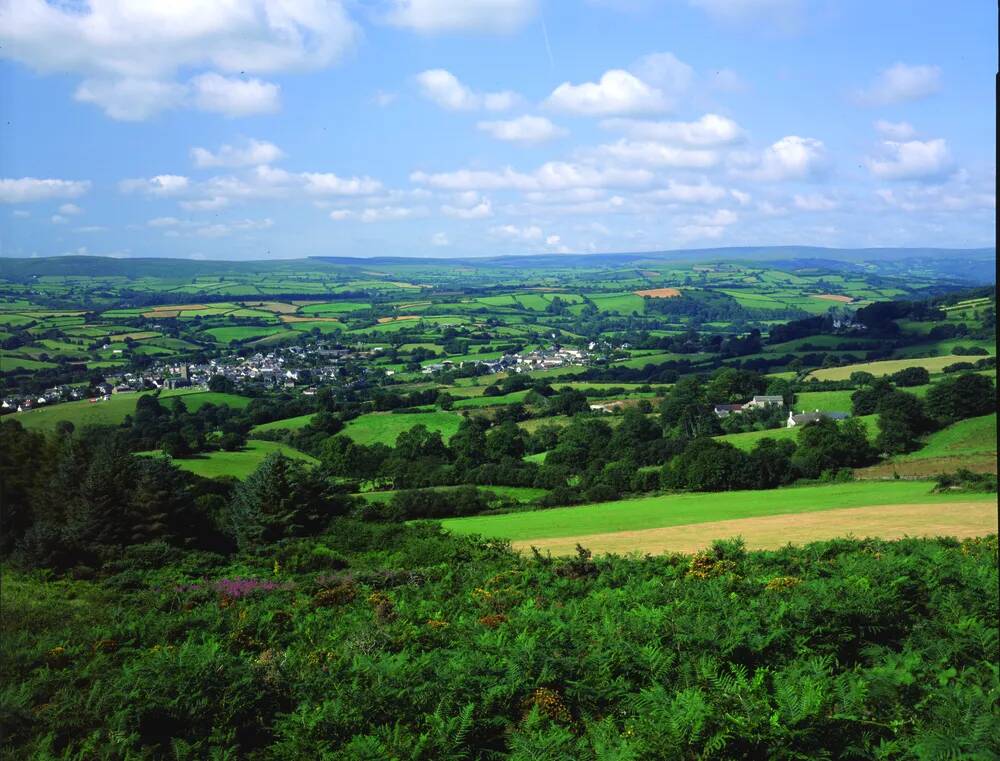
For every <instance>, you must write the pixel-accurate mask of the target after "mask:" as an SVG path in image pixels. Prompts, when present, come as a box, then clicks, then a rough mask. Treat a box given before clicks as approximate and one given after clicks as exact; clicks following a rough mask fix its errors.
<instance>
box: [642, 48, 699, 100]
mask: <svg viewBox="0 0 1000 761" xmlns="http://www.w3.org/2000/svg"><path fill="white" fill-rule="evenodd" d="M630 70H631V71H632V73H633V74H635V75H636V76H637V77H639V79H641V80H642V81H643V82H645V83H646V84H649V85H652V86H653V87H655V88H656V89H657V90H658V91H659V92H660V95H661V96H662V97H663V99H664V101H665V102H666V105H667V108H673V107H674V106H676V105H677V102H678V101H679V100H680V99H681V98H682V97H683V96H684V95H685V94H686V93H687V92H688V90H690V89H691V85H692V83H693V82H694V69H692V68H691V67H690V66H688V65H687V64H686V63H684V62H683V61H682V60H680V59H679V58H678V57H677V56H675V55H674V54H673V53H650V54H648V55H645V56H643V57H642V58H640V59H639V60H638V61H636V62H635V63H634V64H632V66H631V67H630Z"/></svg>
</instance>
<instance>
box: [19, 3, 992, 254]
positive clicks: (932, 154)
mask: <svg viewBox="0 0 1000 761" xmlns="http://www.w3.org/2000/svg"><path fill="white" fill-rule="evenodd" d="M996 30H997V10H996V5H995V3H991V2H987V1H986V0H971V1H970V2H961V3H941V2H924V1H922V0H901V1H898V2H897V1H896V0H880V1H879V2H877V3H871V2H857V1H853V0H844V1H843V2H835V1H834V0H825V1H824V0H559V1H558V2H556V1H555V0H371V1H369V2H360V1H358V2H348V1H346V0H345V2H336V1H334V0H328V1H324V0H170V2H166V0H160V1H159V2H150V1H149V0H89V2H87V1H86V0H64V1H63V2H51V3H45V2H42V0H0V115H2V117H3V118H2V121H0V126H2V129H3V133H2V140H0V243H2V249H0V254H2V255H4V256H36V255H37V256H48V255H57V254H67V253H81V254H92V255H113V256H132V257H138V256H180V257H196V258H208V259H216V258H226V259H230V258H231V259H239V258H278V257H285V258H292V257H301V256H310V255H340V256H377V255H402V256H426V255H433V256H485V255H495V254H504V253H558V252H607V251H643V250H662V249H672V248H696V247H707V246H725V245H778V244H801V245H825V246H843V247H867V246H953V247H979V246H992V245H994V244H995V241H994V217H995V192H994V184H995V166H996V155H995V100H994V74H995V69H996V60H997V47H996Z"/></svg>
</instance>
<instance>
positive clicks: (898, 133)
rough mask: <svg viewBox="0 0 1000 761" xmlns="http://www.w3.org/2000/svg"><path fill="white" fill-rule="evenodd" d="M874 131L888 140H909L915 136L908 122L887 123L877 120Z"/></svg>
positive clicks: (883, 120) (914, 131) (915, 132)
mask: <svg viewBox="0 0 1000 761" xmlns="http://www.w3.org/2000/svg"><path fill="white" fill-rule="evenodd" d="M875 129H876V130H877V131H878V133H879V134H880V135H882V136H883V137H885V138H888V139H889V140H909V139H910V138H911V137H913V136H914V135H916V134H917V131H916V130H915V129H914V128H913V125H912V124H910V123H909V122H889V121H886V120H885V119H879V120H878V121H877V122H875Z"/></svg>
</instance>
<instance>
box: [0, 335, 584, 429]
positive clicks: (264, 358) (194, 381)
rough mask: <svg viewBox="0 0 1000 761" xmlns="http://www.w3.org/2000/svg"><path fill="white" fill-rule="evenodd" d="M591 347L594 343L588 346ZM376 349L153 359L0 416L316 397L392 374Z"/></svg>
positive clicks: (485, 368) (545, 355) (493, 366)
mask: <svg viewBox="0 0 1000 761" xmlns="http://www.w3.org/2000/svg"><path fill="white" fill-rule="evenodd" d="M591 346H592V347H593V346H594V345H593V344H591ZM384 352H385V348H384V347H382V346H375V347H369V348H367V349H364V350H362V349H351V348H345V347H343V346H341V345H339V344H326V343H317V344H314V345H307V346H285V347H280V348H275V349H273V350H271V351H268V352H256V353H254V354H251V355H248V356H243V355H241V354H227V355H224V356H220V357H216V358H211V359H207V360H206V361H203V362H191V363H189V362H185V361H171V362H156V363H154V364H152V365H151V366H149V367H148V368H145V369H138V368H135V369H132V370H128V371H124V372H119V373H115V374H108V375H105V376H104V377H103V380H101V381H100V382H97V383H93V384H86V383H83V384H75V385H59V386H53V387H51V388H47V389H45V390H44V391H42V392H41V393H38V394H27V395H20V396H7V397H4V398H3V399H2V400H0V414H7V413H12V412H25V411H28V410H32V409H37V408H39V407H47V406H51V405H54V404H60V403H63V402H73V401H81V400H83V399H89V400H90V401H91V402H94V403H97V402H100V401H106V400H108V399H110V398H111V396H112V395H113V394H119V393H124V392H135V391H156V390H159V389H177V388H188V387H194V388H204V389H209V388H213V387H214V388H226V389H232V390H239V389H246V388H248V387H251V386H256V387H258V388H260V389H261V390H267V391H273V390H277V389H285V390H292V389H295V388H301V391H302V393H303V394H305V395H307V396H311V395H313V394H315V393H316V392H317V390H318V387H319V386H322V385H337V386H342V387H358V386H362V385H366V384H367V383H368V382H369V378H370V377H374V376H376V375H378V374H380V373H381V374H383V377H384V378H391V377H392V376H393V375H394V374H395V371H394V370H392V369H388V368H383V367H379V366H378V364H376V361H377V360H378V359H379V358H380V357H382V356H383V354H384ZM593 356H594V355H593V354H592V353H590V352H588V351H584V350H582V349H573V348H566V347H562V346H553V347H551V348H548V349H538V350H535V351H530V352H524V353H512V354H504V355H503V356H501V357H499V358H497V359H474V360H462V361H457V362H455V361H452V360H448V359H445V360H443V361H441V362H431V363H428V364H424V365H423V367H422V369H421V372H422V373H423V374H425V375H433V374H435V373H447V372H450V371H453V370H456V369H460V368H465V367H467V366H469V365H472V366H473V367H475V370H476V373H477V374H490V373H501V372H516V373H522V372H529V371H532V370H549V369H552V368H556V367H567V366H573V365H584V364H587V363H588V362H590V361H591V360H592V359H593Z"/></svg>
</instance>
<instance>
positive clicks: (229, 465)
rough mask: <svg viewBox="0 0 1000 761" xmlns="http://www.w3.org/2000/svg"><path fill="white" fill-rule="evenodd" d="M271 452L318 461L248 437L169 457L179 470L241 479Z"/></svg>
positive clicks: (151, 454) (209, 476)
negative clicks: (233, 446)
mask: <svg viewBox="0 0 1000 761" xmlns="http://www.w3.org/2000/svg"><path fill="white" fill-rule="evenodd" d="M274 452H280V453H281V454H283V455H285V456H286V457H288V458H290V459H293V460H301V461H302V462H306V463H309V464H310V465H315V464H317V463H318V462H319V461H318V460H317V459H316V458H314V457H310V456H309V455H307V454H305V453H304V452H300V451H299V450H297V449H294V448H292V447H289V446H286V445H285V444H280V443H278V442H276V441H248V442H247V444H246V446H245V447H243V448H242V449H240V450H237V451H235V452H222V451H218V452H206V453H204V454H199V455H194V456H192V457H184V458H171V462H173V464H174V465H176V466H177V467H178V468H180V469H181V470H186V471H188V472H190V473H194V474H195V475H196V476H201V477H202V478H219V477H220V476H232V477H233V478H238V479H240V480H243V479H244V478H246V477H247V476H249V475H250V474H251V473H253V472H254V471H255V470H256V469H257V467H258V466H259V465H260V464H261V463H262V462H263V461H264V458H265V457H267V456H268V455H269V454H272V453H274ZM137 454H139V455H141V456H146V457H166V455H164V454H163V453H162V452H138V453H137Z"/></svg>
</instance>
